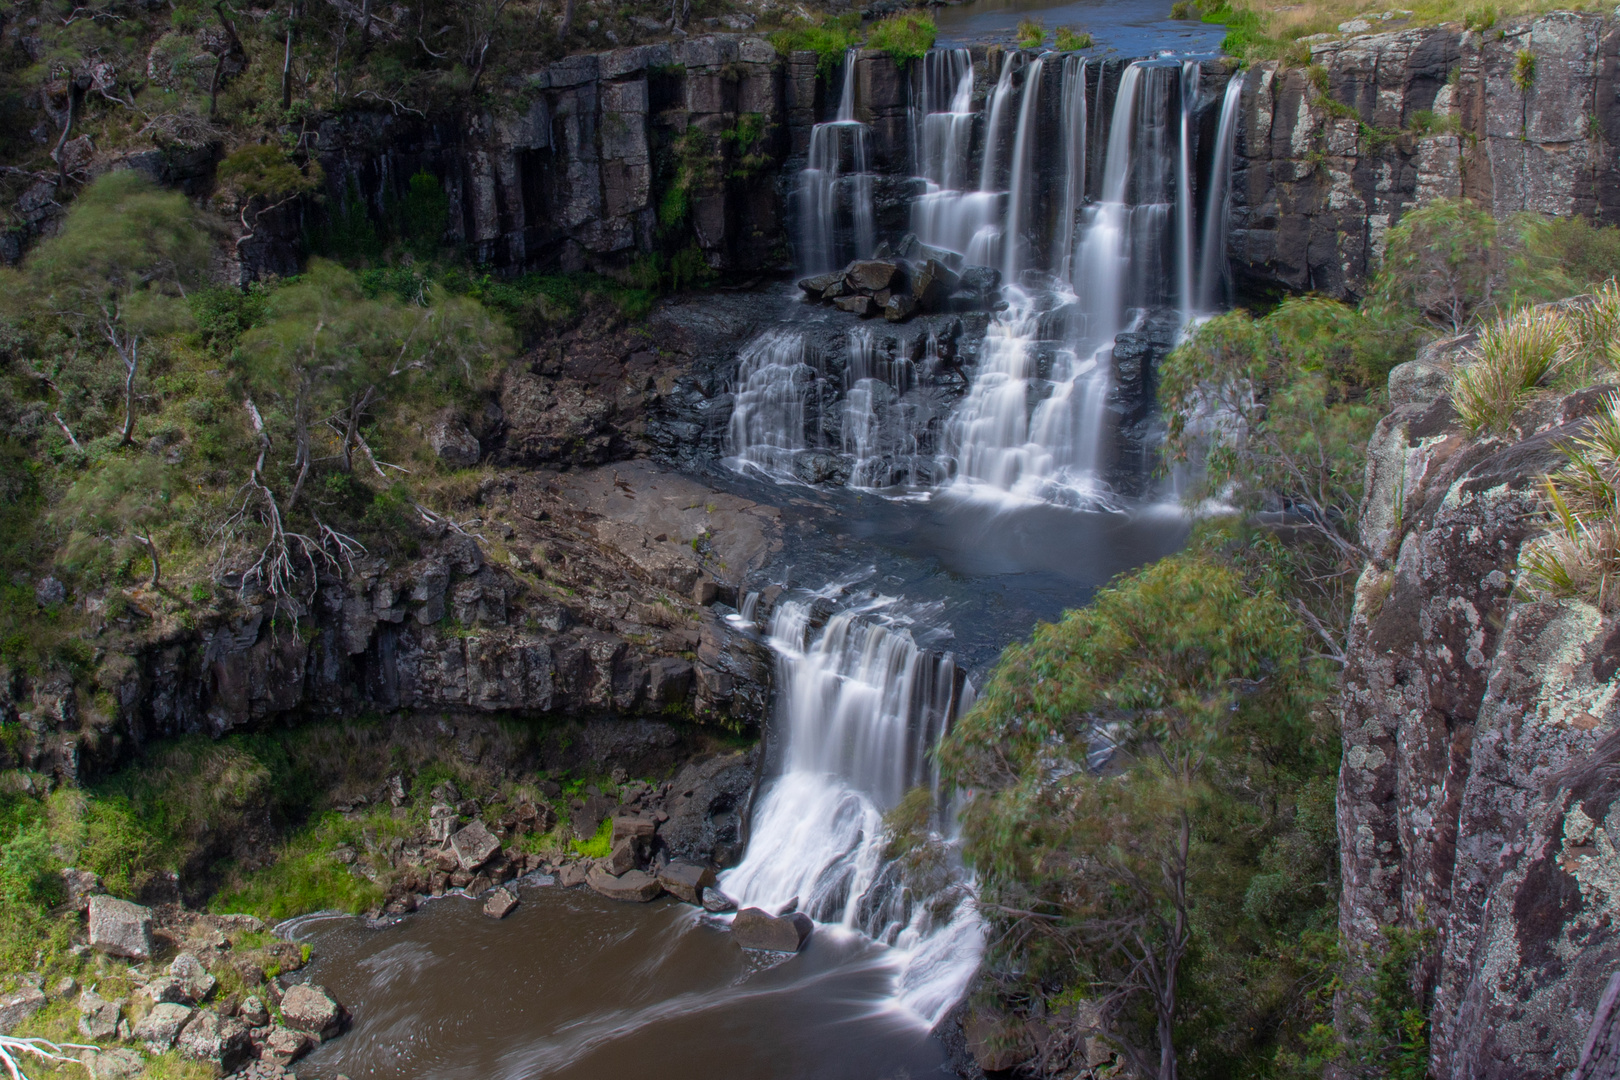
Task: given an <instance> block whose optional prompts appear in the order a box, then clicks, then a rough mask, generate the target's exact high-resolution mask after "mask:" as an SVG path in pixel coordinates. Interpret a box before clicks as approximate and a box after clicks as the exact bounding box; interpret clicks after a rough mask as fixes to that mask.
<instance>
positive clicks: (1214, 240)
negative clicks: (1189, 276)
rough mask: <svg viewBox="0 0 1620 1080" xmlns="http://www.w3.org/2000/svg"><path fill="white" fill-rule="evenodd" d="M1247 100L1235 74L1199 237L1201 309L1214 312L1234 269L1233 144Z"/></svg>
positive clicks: (1240, 76) (1228, 87)
mask: <svg viewBox="0 0 1620 1080" xmlns="http://www.w3.org/2000/svg"><path fill="white" fill-rule="evenodd" d="M1242 101H1243V73H1242V72H1241V71H1240V72H1238V73H1237V74H1235V75H1233V76H1232V79H1231V81H1230V82H1228V83H1227V84H1226V95H1225V97H1223V98H1222V99H1221V122H1220V125H1219V126H1218V127H1217V128H1216V129H1215V155H1214V159H1213V160H1212V161H1211V162H1210V168H1209V190H1208V191H1207V192H1206V193H1205V195H1204V230H1203V235H1202V236H1200V237H1199V240H1198V310H1199V311H1201V312H1205V313H1213V312H1215V311H1218V310H1219V309H1220V308H1221V307H1223V306H1224V304H1225V301H1226V288H1227V283H1228V280H1229V278H1230V272H1229V269H1228V266H1227V260H1226V237H1227V228H1228V223H1229V221H1230V220H1231V210H1232V204H1231V191H1232V144H1233V142H1234V141H1235V140H1236V138H1237V119H1238V109H1239V106H1240V105H1241V104H1242Z"/></svg>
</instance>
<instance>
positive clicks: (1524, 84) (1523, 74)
mask: <svg viewBox="0 0 1620 1080" xmlns="http://www.w3.org/2000/svg"><path fill="white" fill-rule="evenodd" d="M1535 84H1536V54H1535V53H1533V52H1531V51H1530V50H1529V49H1520V50H1519V53H1518V55H1517V56H1515V57H1514V58H1513V85H1514V86H1515V87H1517V88H1518V91H1519V93H1521V94H1527V93H1529V92H1530V88H1531V87H1532V86H1534V85H1535Z"/></svg>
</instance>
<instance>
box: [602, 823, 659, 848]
mask: <svg viewBox="0 0 1620 1080" xmlns="http://www.w3.org/2000/svg"><path fill="white" fill-rule="evenodd" d="M657 831H658V822H657V821H655V820H653V819H652V818H650V817H616V818H614V819H613V842H614V843H615V844H617V843H618V842H619V841H620V840H623V839H625V838H626V837H629V838H630V839H633V840H643V841H647V842H649V843H650V842H651V841H652V838H653V834H654V833H655V832H657Z"/></svg>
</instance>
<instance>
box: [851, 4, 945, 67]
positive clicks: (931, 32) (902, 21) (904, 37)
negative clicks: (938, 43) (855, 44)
mask: <svg viewBox="0 0 1620 1080" xmlns="http://www.w3.org/2000/svg"><path fill="white" fill-rule="evenodd" d="M938 34H939V28H938V27H937V26H935V25H934V18H933V16H932V15H928V14H925V13H923V12H920V11H903V12H901V13H900V14H898V15H890V16H889V17H888V18H887V19H883V20H882V21H880V22H878V23H876V24H874V25H873V27H872V29H871V32H869V33H868V34H867V35H866V46H867V48H869V49H881V50H882V51H884V52H886V53H888V54H889V56H891V57H892V58H893V59H894V62H895V63H897V64H901V65H905V64H909V63H911V61H913V60H921V59H922V58H923V57H924V56H926V55H927V54H928V50H929V49H932V48H933V47H934V38H935V37H937V36H938Z"/></svg>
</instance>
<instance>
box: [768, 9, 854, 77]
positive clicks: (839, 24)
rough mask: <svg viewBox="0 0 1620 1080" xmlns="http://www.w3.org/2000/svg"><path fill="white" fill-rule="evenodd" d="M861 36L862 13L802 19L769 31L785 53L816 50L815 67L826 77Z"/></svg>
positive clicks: (777, 47) (772, 40) (776, 44)
mask: <svg viewBox="0 0 1620 1080" xmlns="http://www.w3.org/2000/svg"><path fill="white" fill-rule="evenodd" d="M860 40H861V17H860V15H859V14H851V15H840V16H837V17H834V18H824V19H822V20H820V21H819V22H810V21H806V22H801V23H798V24H795V25H793V26H790V27H787V28H785V29H782V30H778V31H776V32H775V33H773V34H771V35H770V42H771V44H772V45H773V46H775V47H776V51H777V52H779V53H781V54H782V55H784V56H786V55H787V54H788V53H793V52H806V51H808V52H813V53H815V54H816V70H817V71H819V72H820V73H821V75H822V77H823V78H826V77H827V76H829V75H831V74H832V72H833V69H834V68H836V67H837V66H838V65H839V64H841V63H843V62H844V54H845V53H847V52H848V51H849V50H850V49H853V48H854V47H855V46H856V45H857V44H859V43H860Z"/></svg>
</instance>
